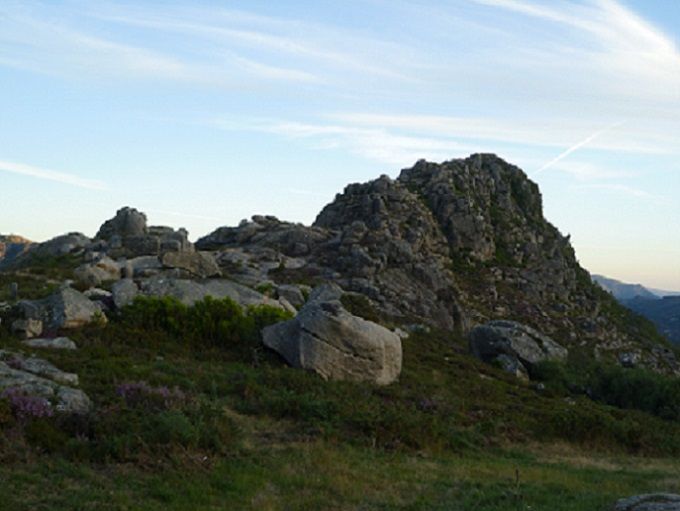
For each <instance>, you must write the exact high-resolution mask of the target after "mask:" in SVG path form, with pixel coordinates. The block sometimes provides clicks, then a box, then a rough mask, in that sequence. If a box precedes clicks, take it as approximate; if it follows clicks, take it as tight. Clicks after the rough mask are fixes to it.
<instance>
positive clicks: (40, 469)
mask: <svg viewBox="0 0 680 511" xmlns="http://www.w3.org/2000/svg"><path fill="white" fill-rule="evenodd" d="M74 337H75V338H76V339H77V340H78V342H79V344H80V346H81V349H80V350H79V351H77V352H74V353H58V354H57V353H55V354H52V355H50V357H49V358H50V359H51V360H53V361H55V362H56V363H58V365H60V366H61V367H62V368H64V369H67V370H73V371H77V372H78V373H79V374H80V376H81V382H82V387H83V388H84V389H85V390H86V391H87V392H88V393H89V394H90V395H91V396H92V397H93V399H94V401H95V402H96V403H97V406H98V407H100V409H106V407H107V406H110V405H111V404H112V403H115V402H116V400H117V397H116V396H115V393H114V391H113V389H114V388H115V385H116V384H119V383H121V382H125V381H138V380H144V381H149V382H152V383H153V384H171V385H179V386H180V387H181V388H182V389H183V390H185V391H186V392H187V393H189V394H191V395H193V396H196V397H197V398H200V399H205V400H208V401H210V402H212V403H214V404H215V405H216V406H218V407H219V408H221V409H222V410H224V411H225V413H226V415H227V416H228V418H229V420H230V421H231V422H232V424H233V425H234V426H235V429H237V430H238V431H239V432H240V434H239V435H238V440H237V441H234V442H232V443H230V444H229V446H228V449H227V450H226V451H224V452H223V453H222V454H216V453H214V452H211V451H210V450H206V449H202V448H200V447H196V446H189V447H186V446H183V445H179V444H174V443H168V444H162V443H161V444H155V443H154V441H155V440H156V439H155V438H153V437H150V438H149V439H145V440H144V441H142V442H138V443H135V442H134V441H131V442H132V443H131V445H132V446H133V448H132V449H130V450H129V452H128V451H126V452H125V454H123V455H122V456H119V458H118V459H108V460H106V459H104V458H103V457H101V458H99V457H98V456H101V454H100V452H102V451H100V450H98V449H97V448H96V447H95V446H94V444H96V442H97V438H96V435H95V436H94V437H93V438H92V440H91V441H89V442H86V444H87V445H85V446H82V445H81V446H80V449H76V450H73V449H63V450H62V449H60V448H59V447H57V448H56V449H55V448H54V447H52V449H53V450H56V452H54V453H52V454H48V453H44V452H43V453H40V452H39V451H40V448H35V449H33V450H31V451H30V453H29V454H26V451H25V449H24V448H23V447H21V448H12V447H11V446H7V445H5V446H4V449H5V452H4V453H3V454H4V456H3V460H2V461H3V463H2V465H1V466H0V479H1V482H2V484H0V502H2V503H5V504H6V505H7V506H8V508H11V509H225V508H226V509H480V510H501V509H546V510H547V509H554V510H570V509H574V510H576V509H606V507H607V505H609V504H610V503H611V502H612V501H613V500H615V499H616V498H618V497H620V496H623V495H628V494H630V493H636V492H642V491H651V490H665V491H669V490H679V489H680V479H678V477H677V474H678V472H679V470H678V469H679V468H680V465H678V464H677V462H676V463H673V462H669V461H664V462H662V461H652V460H651V459H646V460H642V459H639V458H636V457H633V456H632V455H630V454H629V452H628V451H630V450H638V451H639V452H642V453H660V454H664V450H663V449H660V448H659V446H658V445H653V443H654V441H661V438H662V436H663V435H665V434H668V433H671V434H677V429H678V426H677V425H672V424H670V423H667V422H664V421H660V420H658V419H654V418H651V417H649V416H646V415H644V414H641V413H637V412H624V411H620V410H615V409H611V408H607V407H603V406H600V405H596V404H594V403H591V402H589V401H587V400H583V402H578V403H577V404H569V403H568V402H565V401H564V399H562V398H559V399H555V398H547V397H541V396H539V395H537V393H536V392H535V391H533V390H531V389H530V388H528V387H526V386H523V385H517V382H516V381H514V380H512V379H511V378H508V377H506V376H505V375H504V374H502V373H500V372H498V371H496V370H495V369H493V368H489V367H485V366H481V365H478V364H477V362H475V361H474V360H472V359H470V358H468V357H467V356H465V355H461V354H459V353H458V352H457V350H456V349H455V343H454V344H453V345H454V348H451V345H450V344H449V343H447V342H444V340H443V339H436V336H431V337H430V338H428V339H412V340H410V341H407V342H406V344H405V360H406V366H405V370H404V374H403V377H402V379H401V382H400V383H399V384H397V385H394V386H391V387H388V388H375V387H371V386H368V385H358V384H351V383H329V382H323V381H321V380H320V379H318V378H317V377H316V376H314V375H312V374H307V373H304V372H301V371H297V370H293V369H290V368H287V367H285V366H284V365H282V364H281V363H280V362H279V361H278V360H277V359H276V358H275V357H273V356H270V355H268V354H266V353H265V352H261V351H255V352H252V351H251V350H248V349H238V350H236V349H232V348H233V347H226V348H225V347H221V348H209V347H204V348H196V347H195V346H189V345H186V344H183V343H182V342H179V341H177V340H176V339H172V338H169V337H168V336H166V335H164V334H162V333H160V332H149V331H144V330H142V329H136V328H130V327H129V326H123V325H119V324H115V323H114V324H112V325H109V326H108V327H106V328H103V329H102V328H99V329H90V330H88V331H83V332H80V333H79V334H77V335H76V336H74ZM2 344H3V345H5V346H7V345H9V346H15V347H16V345H15V342H14V341H12V340H9V339H5V340H4V342H3V343H2ZM254 361H257V362H256V363H255V362H254ZM480 375H481V376H480ZM579 410H582V411H583V413H581V412H580V411H579ZM142 413H144V412H142ZM565 417H572V418H571V420H572V421H574V424H579V423H580V421H585V420H594V421H595V422H594V423H588V424H584V425H583V429H582V430H580V431H579V430H578V428H576V427H575V426H574V425H571V426H569V425H565V426H564V427H565V428H567V429H569V431H566V430H562V429H560V424H562V422H560V421H562V420H567V419H565ZM593 417H595V418H594V419H593ZM136 418H138V417H136V416H134V415H133V416H126V415H120V416H119V417H113V418H112V420H113V421H115V422H117V423H118V425H119V426H120V430H124V429H125V428H126V422H125V421H134V420H136ZM607 419H611V422H609V421H608V420H607ZM621 424H623V425H626V424H629V426H630V427H627V428H624V429H623V430H622V431H623V432H621V433H619V434H620V435H623V436H625V437H626V438H625V439H624V438H623V437H621V438H618V437H617V436H616V435H614V437H612V436H611V435H612V431H610V429H611V428H617V427H619V426H620V425H621ZM127 425H129V426H132V425H131V424H127ZM620 427H624V426H620ZM598 428H601V429H600V430H598ZM591 429H592V431H590V430H591ZM658 429H660V430H661V431H663V432H664V433H663V434H662V435H660V436H659V437H658V438H657V437H654V431H655V430H658ZM105 431H106V432H107V435H120V436H121V438H124V434H123V433H121V432H120V431H118V432H115V431H113V430H108V429H107V430H105ZM649 435H652V436H651V437H650V438H649V439H647V440H645V437H646V436H649ZM633 437H636V438H633ZM562 438H567V439H570V440H572V442H573V443H572V444H571V446H569V447H565V449H564V451H560V452H558V451H555V445H559V444H561V440H559V439H562ZM617 438H618V440H617ZM655 439H656V440H655ZM107 440H111V438H109V439H107ZM125 441H129V440H125ZM537 441H540V443H536V442H537ZM38 445H40V441H39V442H38ZM669 445H670V447H668V449H670V451H669V450H666V451H665V453H666V454H668V453H670V452H671V451H674V450H675V449H676V447H675V446H674V444H669ZM527 446H530V447H527ZM585 447H587V448H588V449H589V454H584V453H585V452H586V451H585V450H584V448H585ZM546 449H549V450H550V452H548V453H547V454H546V453H545V450H546Z"/></svg>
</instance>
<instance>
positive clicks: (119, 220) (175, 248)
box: [96, 207, 194, 258]
mask: <svg viewBox="0 0 680 511" xmlns="http://www.w3.org/2000/svg"><path fill="white" fill-rule="evenodd" d="M96 239H97V240H100V241H103V242H105V245H104V246H103V249H104V250H105V251H106V253H107V254H108V255H109V256H110V257H113V258H119V257H140V256H149V255H152V256H160V255H162V254H164V253H166V252H192V251H193V250H194V247H193V245H192V244H191V242H189V239H188V233H187V231H186V230H185V229H178V230H176V231H175V230H174V229H172V228H170V227H163V226H151V227H149V226H147V220H146V215H145V214H144V213H141V212H139V211H137V210H136V209H134V208H129V207H125V208H121V209H119V210H118V211H117V212H116V215H115V216H114V217H113V218H111V219H109V220H107V221H106V222H104V224H102V226H101V227H100V228H99V231H98V232H97V236H96Z"/></svg>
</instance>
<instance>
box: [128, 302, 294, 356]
mask: <svg viewBox="0 0 680 511" xmlns="http://www.w3.org/2000/svg"><path fill="white" fill-rule="evenodd" d="M291 317H292V314H291V313H289V312H287V311H284V310H283V309H279V308H276V307H272V306H268V305H258V306H252V307H248V308H246V309H245V310H244V309H242V308H241V307H240V306H239V305H238V304H237V303H236V302H234V301H233V300H231V299H230V298H224V299H219V300H218V299H214V298H211V297H207V298H205V299H204V300H202V301H200V302H196V303H195V304H194V305H193V306H186V305H184V304H182V303H181V302H180V301H179V300H177V299H176V298H172V297H164V298H149V297H138V298H137V299H135V301H134V302H133V304H131V305H129V306H127V307H125V308H124V309H123V311H122V313H121V318H120V319H121V322H123V323H125V324H126V325H128V326H131V327H138V328H144V329H145V330H147V331H148V330H160V331H163V332H165V333H167V334H170V335H171V336H173V337H175V338H177V339H180V340H182V341H184V342H188V343H191V344H203V345H211V346H222V347H236V346H250V347H254V346H256V345H257V344H258V343H259V340H260V331H261V330H262V328H264V327H265V326H267V325H270V324H273V323H277V322H279V321H284V320H287V319H290V318H291Z"/></svg>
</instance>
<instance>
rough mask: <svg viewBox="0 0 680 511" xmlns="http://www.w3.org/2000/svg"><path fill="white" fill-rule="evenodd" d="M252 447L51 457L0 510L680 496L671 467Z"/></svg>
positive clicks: (553, 505)
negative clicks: (131, 459)
mask: <svg viewBox="0 0 680 511" xmlns="http://www.w3.org/2000/svg"><path fill="white" fill-rule="evenodd" d="M258 433H260V434H261V435H265V434H266V433H267V431H266V428H265V430H260V431H258ZM269 433H271V432H269ZM253 436H255V435H253ZM253 441H257V442H258V445H257V446H251V447H247V448H243V449H242V450H241V451H240V452H239V453H236V454H234V455H232V456H231V457H229V458H222V459H217V460H214V459H206V460H204V459H202V458H201V459H191V458H189V459H175V460H173V463H171V464H169V465H168V466H164V467H160V468H154V469H149V468H140V467H136V466H126V465H113V466H112V465H107V466H103V465H82V464H75V463H71V462H67V461H64V460H63V459H58V458H56V459H49V460H43V461H42V462H41V463H36V462H28V463H23V464H16V465H14V466H11V467H8V466H6V465H3V466H1V467H0V480H2V483H3V484H2V485H0V502H3V504H4V505H6V506H7V508H8V509H16V510H24V509H25V510H29V509H30V510H42V509H44V510H48V509H49V510H52V509H106V510H114V509H115V510H118V509H138V510H147V509H148V510H161V509H164V510H196V509H243V510H250V509H252V510H316V509H328V510H354V509H367V510H369V509H370V510H373V509H375V510H389V509H404V510H473V509H474V510H482V511H505V510H529V509H532V510H546V511H548V510H555V511H568V510H579V511H580V510H584V509H588V510H605V509H609V508H610V506H611V504H612V502H614V501H615V500H616V499H618V498H621V497H622V496H628V495H631V494H635V493H643V492H650V491H659V490H665V491H669V490H675V491H677V490H678V489H680V481H679V480H678V477H677V469H678V465H677V464H676V465H674V464H672V463H670V462H659V461H655V462H654V463H650V462H649V461H646V460H625V461H623V462H622V461H618V460H612V459H606V458H601V459H592V458H589V459H588V460H587V462H586V463H584V460H583V458H582V457H580V456H578V455H573V456H567V457H562V458H560V460H559V462H558V463H555V462H551V461H548V460H546V459H545V457H543V456H539V455H536V454H533V453H532V452H523V453H520V454H518V453H513V452H507V451H506V452H496V453H493V454H485V455H480V456H473V455H463V456H455V455H440V456H437V457H430V456H427V455H418V454H411V453H399V452H398V453H393V452H385V451H381V450H366V449H358V448H356V447H351V446H345V445H337V444H331V443H327V442H321V441H315V442H306V443H300V442H297V443H296V442H286V443H285V444H280V443H277V442H272V441H271V440H268V439H266V437H265V440H264V441H263V439H262V437H261V436H259V437H257V438H253ZM278 442H280V440H278Z"/></svg>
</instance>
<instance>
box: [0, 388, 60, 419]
mask: <svg viewBox="0 0 680 511" xmlns="http://www.w3.org/2000/svg"><path fill="white" fill-rule="evenodd" d="M0 397H2V398H4V399H6V400H7V401H8V402H9V404H10V407H11V408H12V412H13V413H14V415H15V416H16V418H17V419H19V420H26V419H38V418H41V417H52V416H53V415H54V410H53V409H52V405H51V404H50V402H49V401H48V400H47V399H45V398H44V397H38V396H31V395H29V394H27V393H26V392H25V391H24V390H22V389H20V388H18V387H10V388H8V389H5V390H4V391H3V392H2V394H0Z"/></svg>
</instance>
